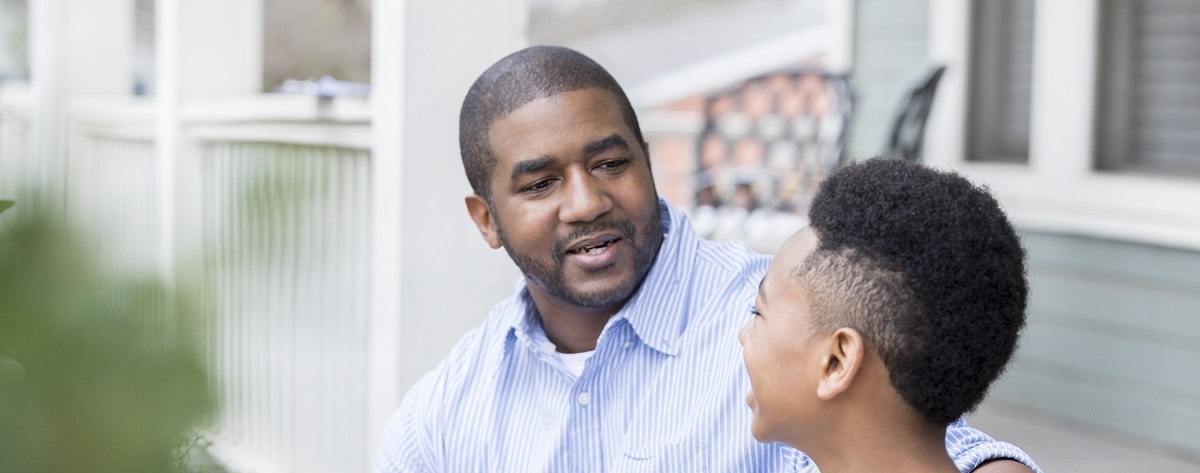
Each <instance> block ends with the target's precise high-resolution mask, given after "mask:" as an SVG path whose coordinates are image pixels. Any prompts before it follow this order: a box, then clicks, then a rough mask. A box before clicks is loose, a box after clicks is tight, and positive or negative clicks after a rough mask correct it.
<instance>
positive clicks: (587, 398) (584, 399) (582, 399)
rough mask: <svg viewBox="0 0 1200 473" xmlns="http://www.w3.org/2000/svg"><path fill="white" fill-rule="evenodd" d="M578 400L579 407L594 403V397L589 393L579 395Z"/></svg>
mask: <svg viewBox="0 0 1200 473" xmlns="http://www.w3.org/2000/svg"><path fill="white" fill-rule="evenodd" d="M576 400H578V401H579V405H581V406H586V405H588V403H589V402H592V395H591V394H588V393H579V397H577V398H576Z"/></svg>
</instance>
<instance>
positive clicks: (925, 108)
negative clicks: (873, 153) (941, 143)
mask: <svg viewBox="0 0 1200 473" xmlns="http://www.w3.org/2000/svg"><path fill="white" fill-rule="evenodd" d="M945 73H946V66H933V67H930V68H929V69H928V70H926V71H925V72H924V73H922V74H921V76H920V77H919V78H918V79H917V80H916V81H915V82H914V83H913V85H912V87H910V88H909V89H908V93H907V94H905V96H904V99H903V100H902V102H901V105H900V107H899V110H897V112H896V117H895V118H894V119H893V120H892V132H891V134H889V135H888V141H887V144H886V146H885V148H886V149H885V152H886V153H887V154H890V155H894V156H901V157H903V158H905V159H912V160H919V159H921V146H922V145H923V144H924V142H925V124H926V122H928V120H929V110H930V109H931V108H932V106H933V98H934V96H935V95H936V94H937V87H938V83H939V82H941V80H942V75H943V74H945Z"/></svg>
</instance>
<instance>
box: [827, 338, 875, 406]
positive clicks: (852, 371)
mask: <svg viewBox="0 0 1200 473" xmlns="http://www.w3.org/2000/svg"><path fill="white" fill-rule="evenodd" d="M865 354H866V353H865V346H864V345H863V338H862V334H860V333H858V330H854V329H852V328H848V327H843V328H840V329H837V331H835V332H833V334H832V335H830V336H829V339H828V345H827V346H826V350H825V353H823V354H822V359H821V377H820V379H821V381H820V383H819V384H817V397H818V398H820V399H821V400H823V401H828V400H831V399H833V398H835V397H837V396H838V395H839V394H841V393H843V392H845V391H846V390H847V389H850V385H851V384H853V383H854V378H855V376H857V375H858V368H859V367H861V366H862V363H863V357H864V356H865Z"/></svg>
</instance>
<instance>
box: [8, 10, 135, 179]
mask: <svg viewBox="0 0 1200 473" xmlns="http://www.w3.org/2000/svg"><path fill="white" fill-rule="evenodd" d="M29 52H30V54H29V58H30V64H29V65H30V82H31V85H32V92H33V122H32V138H31V142H30V147H29V150H30V152H29V155H28V156H27V157H26V160H27V163H26V166H25V169H27V170H28V171H29V173H30V175H28V176H27V178H28V179H30V180H32V181H33V182H34V183H36V184H39V185H41V186H43V187H42V191H43V193H44V194H43V195H45V196H46V197H48V198H50V199H51V200H54V201H62V200H63V199H64V198H65V195H64V191H65V187H64V184H65V182H66V175H67V169H66V166H67V164H66V154H65V153H66V129H65V128H66V116H67V115H66V113H67V110H68V109H69V107H70V105H71V101H72V99H73V98H75V97H78V96H80V95H83V94H89V95H121V94H127V93H129V92H130V91H131V90H132V86H133V85H132V84H133V69H132V67H131V58H132V55H133V0H31V1H30V2H29Z"/></svg>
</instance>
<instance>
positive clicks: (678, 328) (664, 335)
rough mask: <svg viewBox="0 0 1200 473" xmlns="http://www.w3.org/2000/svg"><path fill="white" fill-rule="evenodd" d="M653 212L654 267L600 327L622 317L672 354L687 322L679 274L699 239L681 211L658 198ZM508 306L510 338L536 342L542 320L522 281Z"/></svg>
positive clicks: (685, 269) (646, 340)
mask: <svg viewBox="0 0 1200 473" xmlns="http://www.w3.org/2000/svg"><path fill="white" fill-rule="evenodd" d="M658 210H659V215H660V217H661V219H662V229H663V242H662V246H661V247H659V250H658V255H657V256H656V257H655V260H654V265H653V266H651V268H650V272H649V273H648V274H646V279H644V280H642V285H641V287H640V288H638V290H637V292H635V293H634V295H633V297H631V298H630V299H629V301H628V302H626V303H625V306H624V307H622V308H621V310H619V311H617V313H616V314H614V315H613V317H612V320H609V322H608V324H607V325H606V326H605V329H604V330H605V332H607V331H608V330H609V329H610V328H611V327H614V326H616V325H617V322H619V321H620V320H621V319H625V320H627V321H628V322H629V325H630V326H631V327H632V328H633V331H634V333H635V334H637V337H638V338H639V339H641V341H642V343H644V344H646V345H647V346H649V347H650V348H653V349H655V350H657V351H659V352H662V353H664V354H666V355H671V356H675V355H676V354H678V352H679V337H680V335H681V334H682V333H683V329H684V328H686V326H687V317H686V311H685V310H684V303H685V301H686V293H685V291H684V290H683V288H682V287H681V286H682V285H683V282H682V280H681V277H682V275H686V274H690V273H691V269H692V264H693V261H694V258H690V257H688V256H689V255H692V254H694V252H695V248H696V245H697V244H698V241H699V237H698V236H697V235H696V233H695V231H693V230H692V227H691V225H689V224H688V222H687V217H686V216H685V215H684V213H683V211H682V210H679V209H678V208H676V207H675V206H673V205H671V204H670V203H668V202H667V201H666V200H663V199H659V201H658ZM511 309H512V310H510V311H509V312H508V314H507V317H506V318H507V319H508V320H507V325H508V327H509V330H508V336H509V339H510V340H511V339H512V338H513V337H515V338H517V339H520V340H522V341H524V342H525V343H538V340H537V334H540V333H542V329H541V319H540V317H539V316H538V313H537V309H536V308H535V306H534V304H533V297H531V296H530V295H529V289H528V287H526V286H525V282H524V281H523V280H522V282H521V283H520V284H519V286H518V290H517V297H516V298H515V304H513V305H512V306H511ZM601 337H604V335H603V334H601Z"/></svg>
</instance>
